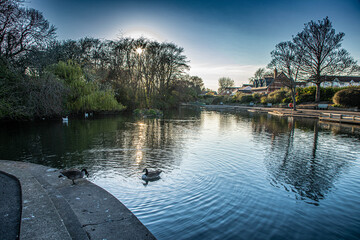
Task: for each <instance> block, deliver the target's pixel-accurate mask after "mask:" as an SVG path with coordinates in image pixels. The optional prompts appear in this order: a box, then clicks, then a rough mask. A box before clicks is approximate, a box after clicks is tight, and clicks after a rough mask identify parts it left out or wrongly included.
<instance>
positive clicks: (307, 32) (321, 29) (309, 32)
mask: <svg viewBox="0 0 360 240" xmlns="http://www.w3.org/2000/svg"><path fill="white" fill-rule="evenodd" d="M344 36H345V34H344V33H343V32H340V33H335V29H333V27H332V23H331V22H330V20H329V18H328V17H326V18H324V19H323V20H322V21H318V22H314V21H311V22H309V23H307V24H305V28H304V30H303V31H302V32H300V33H298V34H297V35H296V36H295V37H294V38H293V42H294V43H295V45H296V47H297V48H298V52H297V54H298V55H299V56H301V59H302V64H301V65H300V70H301V73H302V75H303V77H304V78H306V79H307V81H309V82H312V83H314V84H315V85H316V97H315V101H316V102H319V101H320V84H321V83H322V82H323V81H324V78H322V76H324V75H333V74H339V75H348V74H350V73H352V72H353V71H354V70H355V69H356V68H357V67H356V61H355V60H354V59H353V58H352V57H351V56H350V54H349V53H348V52H347V51H346V50H345V49H343V48H341V42H342V40H343V38H344Z"/></svg>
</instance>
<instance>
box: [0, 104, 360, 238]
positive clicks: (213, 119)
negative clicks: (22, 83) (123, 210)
mask: <svg viewBox="0 0 360 240" xmlns="http://www.w3.org/2000/svg"><path fill="white" fill-rule="evenodd" d="M249 116H251V117H250V118H249ZM1 130H2V131H0V143H1V144H0V158H2V159H14V160H25V161H31V162H35V163H41V164H45V165H50V166H54V167H61V168H63V167H71V166H75V167H79V168H80V167H83V166H84V167H87V168H88V170H89V172H90V174H91V177H90V180H91V181H93V182H95V183H97V184H99V185H100V186H102V187H104V188H105V189H106V190H108V191H109V192H111V193H112V194H113V195H115V196H116V197H117V198H119V199H120V200H121V201H122V202H123V203H124V204H125V205H126V206H127V207H128V208H130V209H131V210H132V211H133V212H134V213H135V214H136V216H137V217H138V218H139V219H140V220H141V221H142V222H143V223H144V224H145V225H146V226H147V227H148V228H149V229H150V230H151V231H152V232H153V233H154V234H155V236H157V237H158V238H159V239H174V238H176V239H203V238H210V239H213V238H219V239H249V238H251V239H269V238H281V239H288V238H291V239H308V238H311V239H339V238H346V239H356V236H359V234H360V231H359V229H360V228H359V226H360V209H359V208H358V207H357V206H359V205H360V200H359V199H360V190H359V189H360V177H359V176H360V174H359V173H360V164H359V161H360V159H359V156H360V150H359V148H358V146H359V139H360V131H359V128H344V127H336V126H335V127H334V126H330V125H327V124H317V123H316V122H315V121H313V120H306V119H303V120H298V119H295V120H294V119H292V118H289V119H287V118H278V117H273V116H269V115H258V114H252V113H236V114H231V113H221V114H220V113H217V112H198V111H195V110H193V111H187V110H179V111H178V112H176V113H174V114H173V115H171V116H168V117H167V118H165V119H162V120H159V119H144V120H137V119H133V118H126V117H115V118H104V119H94V120H91V119H90V120H87V121H84V120H72V121H71V120H70V121H69V124H68V125H67V126H65V125H62V124H61V123H59V124H58V123H45V122H44V123H37V124H30V125H26V126H20V127H19V126H13V127H11V126H10V127H9V126H7V127H6V129H1ZM145 167H150V168H154V169H162V170H163V171H164V172H163V173H162V175H161V179H160V180H158V181H155V182H149V183H148V185H143V181H142V180H141V175H142V174H143V173H142V170H143V168H145Z"/></svg>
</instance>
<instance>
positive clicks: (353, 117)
mask: <svg viewBox="0 0 360 240" xmlns="http://www.w3.org/2000/svg"><path fill="white" fill-rule="evenodd" d="M322 115H323V116H327V117H328V118H333V119H339V120H341V119H344V120H353V121H356V120H358V121H360V116H358V115H345V114H338V113H322ZM323 116H322V117H323Z"/></svg>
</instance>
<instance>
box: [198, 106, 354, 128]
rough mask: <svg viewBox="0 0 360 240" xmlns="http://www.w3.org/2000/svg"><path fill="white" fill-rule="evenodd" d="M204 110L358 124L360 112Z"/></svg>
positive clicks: (252, 109)
mask: <svg viewBox="0 0 360 240" xmlns="http://www.w3.org/2000/svg"><path fill="white" fill-rule="evenodd" d="M200 107H201V108H203V109H206V110H214V111H234V112H237V111H248V112H255V113H267V114H270V115H275V116H279V117H299V118H313V119H319V120H320V121H324V122H335V123H345V124H353V125H359V124H360V112H358V111H351V110H338V109H309V108H301V107H298V108H297V110H296V111H294V110H293V109H291V108H278V107H256V106H244V105H203V106H200Z"/></svg>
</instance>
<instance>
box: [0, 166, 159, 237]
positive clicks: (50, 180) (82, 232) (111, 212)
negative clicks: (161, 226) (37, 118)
mask: <svg viewBox="0 0 360 240" xmlns="http://www.w3.org/2000/svg"><path fill="white" fill-rule="evenodd" d="M1 172H3V173H6V174H9V175H12V176H14V177H16V178H17V179H18V180H19V182H20V186H21V197H22V206H21V210H22V212H21V225H20V239H155V237H154V236H153V235H152V233H151V232H150V231H149V230H148V229H147V228H146V227H145V226H144V225H143V224H142V223H141V222H140V221H139V220H138V219H137V218H136V216H135V215H134V214H133V213H131V211H130V210H129V209H127V208H126V207H125V206H124V205H123V204H122V203H121V202H120V201H119V200H117V199H116V198H115V197H114V196H112V195H111V194H110V193H108V192H107V191H105V190H104V189H102V188H100V187H98V186H97V185H95V184H93V183H91V182H89V181H87V180H86V179H80V180H76V185H72V183H71V180H68V179H66V178H58V176H59V174H60V173H59V172H60V171H59V170H58V169H54V168H49V167H45V166H41V165H36V164H31V163H24V162H14V161H5V160H0V177H1V178H0V180H1V181H2V183H1V184H2V185H3V184H5V185H6V184H12V183H11V182H10V180H9V179H11V178H5V177H3V176H7V175H5V174H3V173H1ZM90 174H91V173H90ZM1 197H3V195H1ZM5 197H6V204H2V205H1V206H0V212H1V213H3V211H4V210H5V209H6V208H7V207H10V205H17V206H19V204H16V195H14V193H13V192H9V194H8V195H7V196H5ZM3 201H4V199H2V201H1V203H3ZM4 221H6V219H5V218H4V217H3V216H1V218H0V226H1V227H2V226H5V224H6V223H5V222H4ZM18 221H19V220H18ZM8 224H11V227H13V228H14V227H16V224H18V222H17V221H12V222H11V223H8ZM12 239H13V238H12Z"/></svg>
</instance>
